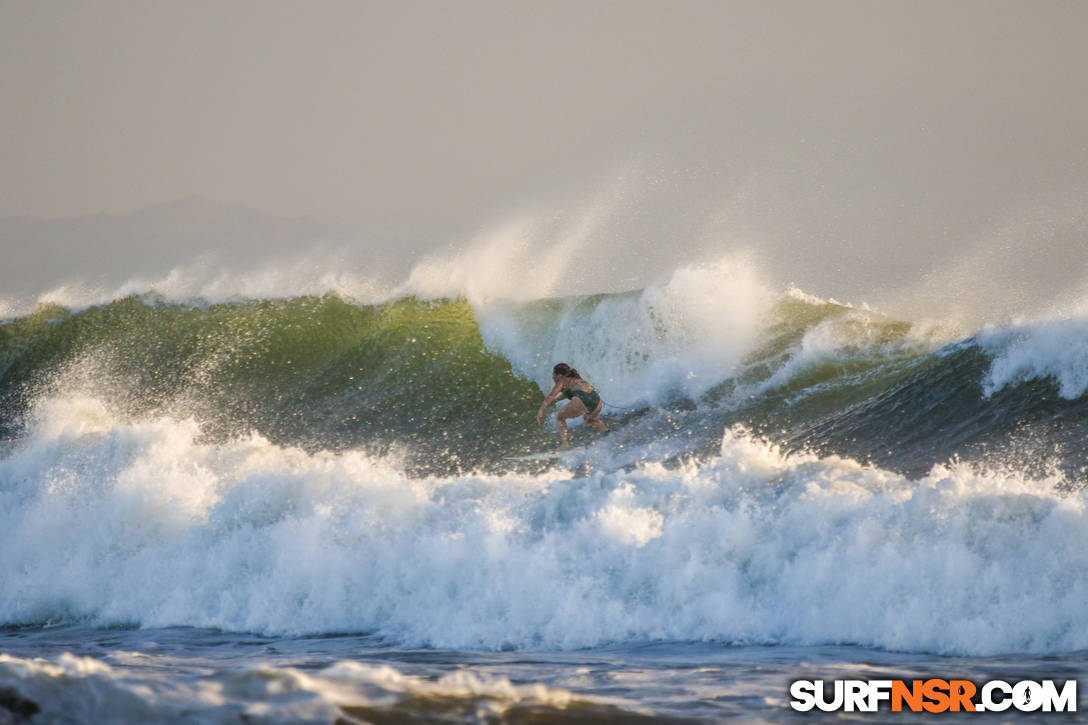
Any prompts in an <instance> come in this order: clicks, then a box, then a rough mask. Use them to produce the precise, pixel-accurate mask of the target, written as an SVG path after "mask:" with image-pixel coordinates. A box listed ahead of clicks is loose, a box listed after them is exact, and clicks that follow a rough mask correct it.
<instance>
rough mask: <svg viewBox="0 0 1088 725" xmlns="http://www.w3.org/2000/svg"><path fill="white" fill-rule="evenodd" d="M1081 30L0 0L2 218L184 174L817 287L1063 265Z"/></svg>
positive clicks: (208, 192) (895, 19)
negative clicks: (758, 272) (584, 226)
mask: <svg viewBox="0 0 1088 725" xmlns="http://www.w3.org/2000/svg"><path fill="white" fill-rule="evenodd" d="M1086 32H1088V3H1086V2H1080V1H1077V0H1074V1H1070V2H1046V1H1039V0H1032V1H1030V2H1029V1H1027V0H1024V1H1023V2H995V1H992V0H986V1H984V2H949V1H948V0H941V1H939V2H920V1H917V0H914V1H911V2H880V1H871V0H866V1H864V2H842V1H823V2H800V1H797V2H726V1H719V2H664V1H662V2H634V1H631V0H627V1H624V2H586V1H578V2H509V1H502V2H493V1H490V0H488V1H469V0H465V1H464V2H442V3H439V2H381V3H375V2H320V1H318V2H273V1H269V0H261V1H255V2H244V1H231V2H227V1H226V0H219V1H217V2H206V1H202V0H184V1H179V2H152V1H150V0H141V1H138V2H120V1H117V0H99V1H97V2H91V3H82V2H50V1H48V0H46V1H43V2H24V1H21V0H20V1H16V0H0V128H2V129H3V132H2V134H0V216H13V215H32V216H39V217H54V216H68V215H75V214H85V213H94V212H107V213H115V214H116V213H127V212H130V211H132V210H135V209H138V208H141V207H143V206H146V205H149V204H154V203H158V202H163V201H167V200H171V199H176V198H179V197H184V196H189V195H194V194H195V195H200V196H204V197H207V198H211V199H216V200H221V201H227V202H234V203H241V204H245V205H247V206H249V207H252V208H254V209H258V210H262V211H266V212H270V213H274V214H280V215H305V216H311V217H313V218H315V219H318V220H320V221H322V222H325V223H331V224H349V225H351V226H353V227H355V228H357V229H361V230H364V232H366V233H370V234H372V235H373V236H372V240H373V243H375V244H381V243H383V242H382V240H383V239H394V238H397V239H401V240H404V239H410V240H411V242H410V243H408V247H411V248H412V249H413V250H415V249H417V248H425V247H427V246H428V245H431V244H444V243H446V242H448V241H450V240H452V239H454V238H456V237H457V235H459V234H467V233H470V232H471V230H474V229H477V228H478V227H479V226H480V225H486V224H488V223H490V222H492V221H494V220H501V219H502V218H503V217H504V215H510V214H517V213H522V212H523V211H525V210H531V213H534V214H538V215H543V216H544V217H548V216H549V215H552V216H553V217H554V218H556V219H560V220H562V219H565V218H568V217H569V218H571V219H573V220H575V223H576V222H577V220H578V219H584V218H585V217H586V215H587V214H588V215H589V216H590V217H593V218H594V220H595V221H593V222H592V226H593V229H594V230H595V231H594V233H595V234H597V235H598V238H599V244H600V245H602V246H603V247H606V248H607V249H608V250H610V252H611V253H612V255H613V256H616V251H617V250H618V249H620V248H627V249H628V250H635V251H637V252H638V253H639V254H642V255H643V257H644V259H643V261H642V262H640V264H642V265H646V264H647V263H649V264H650V265H651V266H655V265H658V266H659V265H667V264H668V263H669V259H672V258H669V257H667V254H666V252H667V253H668V254H671V255H673V258H675V257H683V256H685V255H687V256H692V257H697V256H698V255H700V254H704V253H706V252H707V251H708V250H709V251H713V250H715V249H718V248H721V249H727V248H747V249H749V250H752V251H755V252H756V253H757V254H759V255H762V256H763V257H765V260H764V261H765V264H766V265H767V266H768V267H771V268H773V269H774V270H776V274H779V275H780V276H782V277H783V278H784V279H787V280H788V279H795V280H796V281H799V282H804V283H805V284H813V285H816V286H821V285H822V286H823V287H824V288H825V289H821V290H818V291H820V292H823V293H834V292H835V290H836V289H842V290H845V292H844V294H845V293H856V294H863V295H864V294H873V293H874V290H877V289H878V288H879V287H880V286H881V285H887V284H889V280H890V279H892V277H893V276H894V275H896V274H900V275H901V276H903V277H905V278H910V280H912V282H913V283H924V284H929V285H932V286H934V288H937V287H940V288H947V287H948V286H949V285H957V284H961V281H958V280H959V276H962V275H964V274H966V275H967V276H968V277H970V276H971V270H972V266H971V265H972V264H973V262H972V261H971V260H972V259H975V260H981V261H982V262H984V263H985V262H986V260H991V259H996V260H998V262H1000V260H1001V259H1003V258H1004V257H1002V256H1001V255H1002V254H1004V255H1005V257H1007V258H1008V263H1007V264H1006V265H1005V266H1004V267H1002V266H1001V265H1000V264H998V262H995V263H994V264H995V265H996V266H995V267H994V272H993V275H990V276H991V277H993V276H996V277H1001V275H1006V276H1010V279H1012V281H1011V282H1010V283H1011V284H1014V285H1015V284H1017V283H1018V282H1017V280H1020V282H1023V279H1028V278H1030V285H1032V287H1031V289H1042V288H1043V287H1046V286H1047V285H1050V286H1053V284H1059V285H1065V286H1069V285H1073V284H1075V283H1077V281H1078V280H1081V281H1083V273H1084V272H1085V271H1086V269H1088V268H1086V266H1085V265H1088V254H1086V253H1085V247H1086V241H1088V238H1086V237H1085V230H1086V228H1088V227H1086V224H1085V218H1086V202H1085V199H1086V191H1088V80H1086V71H1088V43H1086V42H1085V34H1086ZM526 213H530V212H526ZM367 230H369V231H367ZM391 230H392V231H391ZM383 235H384V236H383ZM590 236H592V235H590ZM624 245H626V247H624ZM1021 249H1023V250H1025V251H1028V252H1029V253H1030V252H1034V254H1031V255H1030V256H1031V258H1030V259H1024V258H1022V256H1021V255H1020V254H1019V253H1018V252H1017V250H1021ZM1040 249H1043V250H1046V252H1047V254H1045V255H1043V258H1042V259H1040V258H1039V254H1038V250H1040ZM677 250H680V251H677ZM991 250H996V252H997V253H995V254H991V253H990V251H991ZM1002 250H1004V251H1002ZM953 252H954V257H955V258H954V259H953V258H951V257H950V255H953ZM1048 255H1049V256H1048ZM1025 267H1026V268H1027V271H1026V272H1024V270H1025ZM610 274H613V275H615V276H616V278H622V279H628V278H630V279H632V280H634V279H635V278H636V277H638V275H637V274H636V273H634V272H632V271H631V268H629V267H625V266H624V265H622V264H616V265H615V267H614V269H612V270H611V271H610ZM1025 274H1026V275H1027V277H1024V275H1025ZM1021 278H1023V279H1021ZM1051 283H1053V284H1051ZM1023 284H1028V283H1027V282H1023ZM1025 294H1028V295H1030V294H1031V292H1030V290H1029V291H1027V292H1025Z"/></svg>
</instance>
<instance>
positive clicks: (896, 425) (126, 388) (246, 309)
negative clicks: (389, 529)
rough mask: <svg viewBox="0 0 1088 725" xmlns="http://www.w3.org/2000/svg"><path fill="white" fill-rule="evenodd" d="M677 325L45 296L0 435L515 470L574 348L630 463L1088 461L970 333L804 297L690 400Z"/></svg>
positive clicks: (521, 309)
mask: <svg viewBox="0 0 1088 725" xmlns="http://www.w3.org/2000/svg"><path fill="white" fill-rule="evenodd" d="M676 320H680V321H681V322H683V319H682V317H680V316H677V315H675V314H673V315H672V316H671V317H666V316H662V315H658V314H657V310H656V309H655V308H653V307H650V306H647V305H645V304H643V303H642V301H641V298H640V296H639V293H625V294H620V295H598V296H593V297H584V298H570V299H563V300H540V301H536V302H532V303H527V304H524V305H514V306H506V307H502V308H498V309H491V310H483V311H481V310H474V309H473V308H472V307H471V306H470V305H469V304H468V303H467V302H464V301H432V302H428V301H420V300H417V299H413V298H407V299H401V300H398V301H394V302H389V303H386V304H382V305H374V306H359V305H356V304H354V303H352V302H350V301H347V300H344V299H342V298H340V297H338V296H335V295H326V296H322V297H298V298H293V299H285V300H264V301H248V302H238V303H231V304H216V305H206V306H200V305H195V304H173V303H166V302H164V301H163V300H161V299H156V298H149V297H143V298H136V297H132V298H126V299H122V300H117V301H115V302H112V303H110V304H106V305H102V306H98V307H92V308H89V309H86V310H83V311H78V312H72V311H69V310H65V309H63V308H60V307H55V306H54V307H42V308H40V309H38V310H37V311H35V312H34V314H32V315H29V316H27V317H24V318H21V319H18V320H14V321H9V322H7V323H4V324H0V438H2V439H6V440H11V439H13V438H16V437H18V436H19V435H20V434H21V433H22V431H23V430H24V429H25V427H26V425H27V424H28V423H29V422H30V421H31V420H32V416H33V414H34V406H35V402H36V401H38V400H42V399H45V398H51V399H57V398H59V399H61V400H63V399H64V396H66V395H72V394H78V395H88V396H92V397H94V398H95V399H97V400H100V401H102V402H104V403H105V404H106V405H107V406H108V407H109V408H110V409H111V410H112V411H114V412H115V413H116V414H118V415H120V416H123V417H127V418H129V419H140V418H142V417H149V416H164V415H165V416H170V417H173V418H175V419H181V418H187V417H192V418H195V419H196V420H197V421H198V422H199V424H200V427H201V430H202V431H203V433H204V435H205V436H206V437H207V438H208V439H209V440H225V439H228V438H231V437H236V436H245V435H249V434H250V433H251V432H253V431H256V432H257V433H259V434H261V435H263V436H265V437H266V438H268V439H269V440H271V441H272V442H274V443H278V444H283V445H297V446H301V447H303V448H305V449H307V450H332V451H337V450H346V449H361V450H365V451H370V452H373V453H377V454H383V455H386V454H391V455H396V456H398V457H400V458H401V459H403V461H404V467H405V470H406V471H407V472H409V473H410V474H415V473H432V474H433V473H438V474H448V473H456V472H459V471H465V470H484V471H487V470H498V469H502V468H505V467H508V466H510V465H511V464H510V463H509V462H504V459H505V458H506V457H508V456H514V455H519V454H524V453H537V452H540V451H544V450H548V449H550V448H551V447H552V446H554V445H555V433H554V430H553V429H552V427H551V425H546V426H540V425H538V424H537V422H536V420H535V413H536V410H537V408H538V407H539V404H540V402H541V400H542V397H543V395H542V392H541V390H540V387H539V384H540V383H541V382H542V381H546V380H547V372H548V371H549V370H550V366H551V365H552V364H553V363H554V362H556V361H557V360H560V359H562V360H569V361H572V362H575V363H576V365H577V367H579V368H580V369H581V370H582V371H583V372H584V373H586V374H587V377H588V378H589V379H590V380H591V381H592V382H593V383H594V384H595V385H597V387H598V389H599V390H600V391H601V394H602V397H603V398H604V399H605V402H606V404H608V405H613V406H615V407H613V408H606V411H605V412H606V419H607V420H609V421H610V425H613V427H617V428H620V429H622V433H621V434H620V437H619V439H617V441H616V443H617V445H619V444H622V446H621V447H622V448H623V449H624V450H625V452H630V453H631V455H632V456H633V457H632V458H631V460H632V461H637V460H640V459H641V458H644V457H649V458H671V457H676V456H685V455H690V454H694V455H697V456H701V455H709V456H712V455H715V454H716V451H717V450H718V449H719V447H720V444H721V439H722V432H723V431H724V430H725V429H726V428H728V427H729V426H731V425H733V424H734V423H742V424H744V425H746V426H748V427H750V428H752V429H755V430H757V431H761V432H763V433H764V434H766V435H767V436H768V437H770V438H772V439H774V440H776V441H779V442H781V443H783V444H785V445H786V446H787V447H790V448H809V449H815V450H818V451H820V452H822V453H839V454H843V455H848V456H850V457H853V458H857V459H859V460H863V461H871V462H874V463H876V464H878V465H881V466H884V467H889V468H893V469H896V470H900V471H904V472H910V473H912V474H913V473H924V472H925V471H926V470H927V469H928V468H929V467H930V466H931V465H932V464H933V463H936V462H941V461H944V460H947V459H948V458H949V457H952V456H960V457H962V458H965V459H970V458H973V457H977V458H987V457H989V458H991V459H993V458H994V457H995V455H996V454H995V451H997V450H1004V451H1006V453H1003V454H1001V455H1005V456H1006V457H1007V458H1012V457H1016V456H1019V457H1024V456H1023V455H1022V454H1021V453H1019V452H1018V449H1017V448H1016V446H1021V448H1022V447H1023V446H1025V445H1028V446H1029V447H1031V449H1032V450H1036V449H1041V450H1046V449H1050V448H1053V447H1054V446H1060V447H1061V448H1062V450H1061V452H1060V454H1059V457H1060V458H1061V461H1062V465H1063V466H1064V467H1065V468H1068V469H1070V470H1079V469H1078V467H1080V466H1082V465H1088V453H1085V452H1084V451H1083V446H1080V445H1079V441H1080V440H1082V439H1083V435H1084V434H1085V433H1086V432H1088V430H1086V428H1088V396H1080V397H1076V398H1072V399H1068V398H1063V397H1062V396H1061V395H1059V390H1058V388H1057V387H1056V385H1055V383H1054V381H1053V380H1051V379H1048V378H1047V377H1045V376H1043V377H1035V378H1031V379H1029V380H1027V381H1025V382H1022V383H1020V384H1017V385H1012V386H1006V387H1004V388H1002V389H1000V390H998V391H997V392H995V393H994V394H993V395H992V396H988V395H984V392H983V387H982V381H983V380H984V379H985V378H986V376H987V371H988V368H989V366H990V365H991V361H992V359H993V356H992V354H991V353H988V352H987V351H986V350H984V349H983V347H980V345H979V344H978V343H977V342H976V340H975V339H974V338H970V339H968V340H963V341H960V342H958V343H956V344H953V345H950V346H948V347H946V348H944V349H938V348H939V345H938V344H937V343H935V342H934V341H933V339H930V338H926V336H925V335H922V334H919V333H917V332H916V331H915V330H914V329H913V328H912V327H911V325H909V324H907V323H903V322H899V321H895V320H891V319H888V318H886V317H883V316H881V315H879V314H876V313H873V312H870V311H867V310H858V309H856V308H850V307H845V306H842V305H838V304H834V303H828V302H821V301H818V300H817V301H813V300H811V299H805V298H799V297H796V296H791V295H788V296H786V297H784V298H782V299H780V300H779V301H778V302H777V303H776V304H775V305H774V306H773V307H772V308H771V309H770V310H769V311H768V312H767V314H766V319H765V320H764V321H763V328H762V332H761V333H760V334H759V335H758V337H757V338H756V340H755V342H754V344H753V345H752V347H751V348H750V349H749V350H748V351H747V353H746V354H745V355H743V356H740V357H738V358H736V360H738V361H739V362H734V363H731V366H725V365H723V366H722V367H721V368H720V374H719V376H718V377H717V378H716V381H717V382H716V383H715V384H712V385H711V386H710V387H708V388H706V389H705V392H701V393H697V394H695V395H694V396H692V395H690V394H689V393H687V392H685V391H684V390H683V388H682V387H678V386H677V385H676V380H677V371H678V370H679V371H680V372H681V373H682V372H683V371H684V369H685V367H684V366H685V365H688V364H692V365H694V364H703V365H704V370H706V369H708V368H706V367H705V362H706V361H705V356H704V357H702V358H700V357H699V356H698V355H694V356H693V357H692V358H691V360H693V361H694V362H690V363H689V362H688V358H685V357H684V355H685V354H686V353H685V350H687V351H689V352H690V350H695V351H696V353H698V352H700V350H702V349H703V348H699V344H700V340H699V338H698V336H697V335H694V334H692V333H690V331H682V332H683V334H680V333H678V332H677V330H676V329H672V328H670V327H669V326H668V325H669V324H674V323H675V322H676ZM481 324H483V327H484V332H483V333H482V332H481ZM485 338H487V339H489V343H488V345H485ZM685 346H687V347H685ZM496 350H501V351H502V354H501V355H500V354H498V353H497V352H495V351H496ZM998 354H1000V353H998ZM576 355H577V356H576ZM663 361H664V363H666V364H663ZM715 374H718V373H717V372H715ZM655 376H656V377H655ZM534 381H535V382H534ZM654 385H657V386H658V387H657V388H656V389H655V388H654V387H653V386H654ZM624 393H626V394H628V395H630V396H631V397H629V398H626V399H624V397H622V396H623V394H624ZM647 401H652V402H647ZM625 404H627V405H629V407H627V408H626V409H623V407H624V405H625ZM617 408H619V409H617ZM579 437H580V439H579ZM575 438H576V440H575V443H576V444H578V443H588V442H591V441H592V440H594V438H593V435H592V433H591V432H589V431H586V430H582V431H575ZM1024 440H1028V441H1029V442H1028V443H1023V441H1024ZM1028 457H1029V458H1031V457H1032V456H1030V455H1029V456H1028ZM1034 458H1037V459H1040V460H1042V458H1041V457H1040V456H1034ZM1047 460H1049V457H1048V458H1047ZM543 465H546V464H541V466H543Z"/></svg>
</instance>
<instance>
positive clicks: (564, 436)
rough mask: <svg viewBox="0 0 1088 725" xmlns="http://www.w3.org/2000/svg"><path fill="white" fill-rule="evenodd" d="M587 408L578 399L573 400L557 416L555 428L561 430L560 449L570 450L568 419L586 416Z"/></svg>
mask: <svg viewBox="0 0 1088 725" xmlns="http://www.w3.org/2000/svg"><path fill="white" fill-rule="evenodd" d="M586 412H587V411H586V406H585V403H583V402H582V401H581V400H578V398H574V399H572V400H571V401H570V402H569V403H567V404H566V405H564V406H563V408H562V410H560V411H559V412H558V413H556V414H555V427H556V428H558V429H559V447H560V448H569V447H570V444H569V443H568V442H567V440H568V438H569V434H568V433H567V418H577V417H579V416H582V415H585V414H586Z"/></svg>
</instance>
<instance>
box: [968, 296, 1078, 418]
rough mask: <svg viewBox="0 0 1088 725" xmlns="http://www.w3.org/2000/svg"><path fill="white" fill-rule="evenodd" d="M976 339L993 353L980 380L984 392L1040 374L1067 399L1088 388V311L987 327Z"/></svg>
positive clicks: (1071, 398)
mask: <svg viewBox="0 0 1088 725" xmlns="http://www.w3.org/2000/svg"><path fill="white" fill-rule="evenodd" d="M977 339H978V342H979V345H980V346H981V347H982V349H983V350H985V351H986V352H987V353H989V354H990V355H992V356H993V361H992V362H991V364H990V369H989V371H988V372H987V374H986V377H985V378H984V380H983V381H982V388H983V392H984V393H985V394H986V395H987V396H989V395H993V394H994V393H996V392H998V391H1000V390H1002V389H1004V388H1006V387H1009V386H1014V385H1018V384H1020V383H1023V382H1025V381H1028V380H1036V379H1040V378H1051V379H1053V380H1054V382H1056V383H1057V385H1058V392H1059V394H1060V395H1061V396H1062V397H1063V398H1067V399H1069V400H1073V399H1075V398H1079V397H1080V396H1082V395H1084V393H1085V392H1086V391H1088V314H1082V315H1079V316H1077V317H1072V318H1059V319H1050V320H1041V321H1036V322H1022V323H1019V324H1015V325H1011V326H1009V327H1001V328H988V329H985V330H983V331H982V332H980V333H979V334H978V336H977Z"/></svg>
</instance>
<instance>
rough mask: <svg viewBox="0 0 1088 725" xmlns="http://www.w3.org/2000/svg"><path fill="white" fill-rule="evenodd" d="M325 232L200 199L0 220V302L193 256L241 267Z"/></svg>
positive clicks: (304, 222)
mask: <svg viewBox="0 0 1088 725" xmlns="http://www.w3.org/2000/svg"><path fill="white" fill-rule="evenodd" d="M327 233H328V230H327V228H326V227H324V226H323V225H322V224H320V223H318V222H316V221H314V220H312V219H307V218H288V217H277V216H273V215H269V214H264V213H261V212H257V211H253V210H251V209H248V208H246V207H243V206H239V205H234V204H224V203H220V202H214V201H209V200H207V199H203V198H199V197H189V198H185V199H179V200H177V201H171V202H167V203H164V204H156V205H154V206H149V207H147V208H145V209H141V210H139V211H136V212H133V213H131V214H125V215H116V216H114V215H106V214H93V215H87V216H79V217H69V218H64V219H34V218H29V217H11V218H7V219H0V298H4V297H8V298H10V297H21V296H25V295H32V294H36V293H39V292H42V291H44V290H47V289H50V288H52V287H55V286H58V285H61V284H69V283H81V284H88V285H95V286H104V287H111V286H116V285H119V284H122V283H123V282H125V281H126V280H129V279H132V278H134V277H151V276H158V275H162V274H166V273H168V272H169V271H170V270H171V269H173V268H175V267H177V266H178V265H181V264H184V263H186V262H190V261H192V260H194V259H207V260H209V261H210V262H212V263H214V264H216V265H222V266H223V267H224V268H239V267H243V266H246V263H247V261H248V260H252V259H254V258H267V257H270V256H276V255H277V254H282V253H298V252H299V251H303V250H304V249H305V246H306V245H311V244H314V243H316V242H318V241H319V240H321V238H322V237H324V236H325V235H326V234H327Z"/></svg>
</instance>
